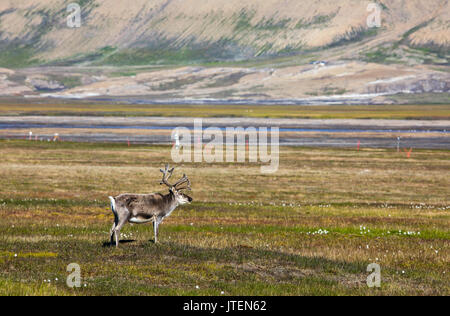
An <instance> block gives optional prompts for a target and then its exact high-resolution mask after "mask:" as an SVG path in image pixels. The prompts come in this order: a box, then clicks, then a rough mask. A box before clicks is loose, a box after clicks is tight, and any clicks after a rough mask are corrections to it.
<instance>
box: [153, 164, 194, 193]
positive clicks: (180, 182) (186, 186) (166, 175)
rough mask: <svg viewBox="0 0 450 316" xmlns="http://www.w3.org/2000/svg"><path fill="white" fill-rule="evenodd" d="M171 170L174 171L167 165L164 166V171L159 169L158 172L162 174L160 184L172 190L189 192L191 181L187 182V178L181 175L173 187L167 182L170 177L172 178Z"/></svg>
mask: <svg viewBox="0 0 450 316" xmlns="http://www.w3.org/2000/svg"><path fill="white" fill-rule="evenodd" d="M173 170H175V168H172V169H169V164H166V167H165V169H164V170H163V169H160V171H161V172H162V173H163V178H162V180H161V182H160V184H165V185H167V186H168V187H169V188H174V189H175V190H177V191H179V190H190V189H191V181H189V179H188V177H187V176H186V175H185V174H184V175H183V177H182V178H181V179H180V180H178V181H177V182H176V183H175V184H173V185H172V184H170V183H169V182H168V181H169V179H170V177H171V176H172V173H173ZM183 185H184V186H183Z"/></svg>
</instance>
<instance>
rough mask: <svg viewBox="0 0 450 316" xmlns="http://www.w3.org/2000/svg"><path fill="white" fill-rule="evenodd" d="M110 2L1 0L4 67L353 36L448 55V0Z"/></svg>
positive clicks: (365, 48)
mask: <svg viewBox="0 0 450 316" xmlns="http://www.w3.org/2000/svg"><path fill="white" fill-rule="evenodd" d="M72 2H78V3H79V4H80V6H81V8H82V12H81V27H80V28H68V27H67V16H68V15H69V13H68V12H67V5H68V4H69V3H72ZM370 2H377V3H378V4H379V6H380V8H381V10H382V12H381V19H382V24H381V28H375V29H369V28H368V27H367V23H366V21H367V17H368V15H369V14H370V12H368V11H367V6H368V4H369V3H370ZM112 3H113V1H112V0H2V1H0V66H2V67H6V68H17V67H23V66H27V65H43V64H46V65H68V64H69V65H70V64H84V65H85V64H90V65H96V64H97V65H105V64H110V65H119V66H120V65H148V64H158V63H176V64H183V63H190V62H196V61H200V62H205V61H208V62H211V61H221V60H231V61H236V60H249V59H250V60H251V59H254V58H255V57H258V56H266V57H267V56H268V57H276V56H290V55H295V54H297V53H302V52H315V51H323V50H325V49H326V48H332V47H346V46H349V45H355V44H356V45H357V47H356V48H355V47H354V48H353V49H351V50H342V52H339V54H341V55H342V56H344V57H355V58H360V57H361V56H363V57H365V56H367V54H371V53H372V54H373V53H375V54H379V52H377V51H371V50H373V49H374V48H378V47H380V46H383V45H388V44H389V45H398V44H399V43H400V44H401V45H404V46H405V45H406V46H407V47H413V48H426V49H430V50H433V51H439V52H440V53H441V55H442V52H443V53H444V55H445V54H446V53H447V54H448V48H449V46H450V18H449V14H450V13H449V12H450V5H449V1H448V0H427V1H423V0H378V1H374V0H372V1H365V0H341V1H335V0H314V1H311V0H283V1H280V0H264V1H261V0H244V1H242V0H152V1H149V0H133V1H114V3H113V4H112ZM349 52H350V53H349ZM361 52H362V55H361ZM349 54H350V55H351V56H348V55H349ZM342 56H340V57H342ZM370 56H371V55H369V57H370ZM372 57H374V56H372ZM375 57H377V55H375Z"/></svg>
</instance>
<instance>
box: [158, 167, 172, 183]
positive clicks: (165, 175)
mask: <svg viewBox="0 0 450 316" xmlns="http://www.w3.org/2000/svg"><path fill="white" fill-rule="evenodd" d="M174 169H175V168H172V169H169V164H166V168H165V169H164V170H163V169H159V170H160V171H161V172H162V173H163V178H162V180H161V182H160V183H159V184H165V185H167V186H168V187H169V188H171V187H173V185H171V184H170V183H169V182H168V181H169V179H170V177H171V176H172V173H173V170H174Z"/></svg>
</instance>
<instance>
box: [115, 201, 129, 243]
mask: <svg viewBox="0 0 450 316" xmlns="http://www.w3.org/2000/svg"><path fill="white" fill-rule="evenodd" d="M119 214H121V215H119V223H118V224H117V225H116V228H114V232H115V234H116V248H117V247H119V238H120V230H121V229H122V227H123V226H124V225H125V224H126V223H127V222H128V220H129V218H130V213H129V212H128V210H126V209H125V210H124V211H123V212H120V213H119Z"/></svg>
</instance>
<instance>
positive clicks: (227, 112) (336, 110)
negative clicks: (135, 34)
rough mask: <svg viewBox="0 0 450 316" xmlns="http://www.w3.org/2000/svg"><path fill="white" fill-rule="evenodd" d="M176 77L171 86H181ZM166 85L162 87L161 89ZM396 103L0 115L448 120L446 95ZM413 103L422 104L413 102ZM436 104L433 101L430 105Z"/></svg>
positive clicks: (52, 108)
mask: <svg viewBox="0 0 450 316" xmlns="http://www.w3.org/2000/svg"><path fill="white" fill-rule="evenodd" d="M235 80H237V78H236V77H229V78H224V79H223V81H222V82H221V83H220V84H226V82H230V83H231V82H233V81H235ZM184 84H186V81H182V80H178V81H175V82H174V83H170V84H169V85H171V86H182V85H184ZM167 87H168V86H164V87H163V86H161V89H164V88H167ZM324 92H326V93H329V94H342V93H345V91H344V90H340V89H337V88H333V87H326V88H325V90H324ZM390 98H392V99H393V100H395V101H396V102H401V103H409V104H412V105H407V104H406V105H364V106H358V105H336V106H334V105H332V106H290V105H286V106H277V105H214V106H211V105H170V104H168V105H126V104H111V103H96V104H92V103H72V102H70V103H57V104H55V103H52V101H49V103H47V104H45V103H44V104H33V103H24V102H23V100H22V101H20V102H17V101H15V100H10V99H3V100H2V99H0V115H50V116H53V115H57V116H59V115H62V116H65V115H75V116H82V115H87V116H162V117H169V116H182V117H254V118H314V119H369V118H373V119H449V118H450V106H449V104H450V98H449V96H448V94H439V95H436V94H426V95H422V96H411V95H405V96H402V95H396V96H392V97H390ZM414 102H418V103H423V104H420V105H413V104H414ZM433 103H436V104H433Z"/></svg>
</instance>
